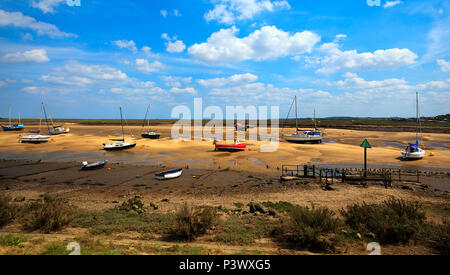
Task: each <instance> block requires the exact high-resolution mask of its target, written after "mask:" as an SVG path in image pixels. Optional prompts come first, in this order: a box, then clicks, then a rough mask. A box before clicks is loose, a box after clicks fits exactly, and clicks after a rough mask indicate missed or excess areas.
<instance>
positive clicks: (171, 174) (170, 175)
mask: <svg viewBox="0 0 450 275" xmlns="http://www.w3.org/2000/svg"><path fill="white" fill-rule="evenodd" d="M181 174H183V169H176V170H171V171H166V172H162V173H159V174H156V175H155V179H157V180H170V179H176V178H178V177H180V176H181Z"/></svg>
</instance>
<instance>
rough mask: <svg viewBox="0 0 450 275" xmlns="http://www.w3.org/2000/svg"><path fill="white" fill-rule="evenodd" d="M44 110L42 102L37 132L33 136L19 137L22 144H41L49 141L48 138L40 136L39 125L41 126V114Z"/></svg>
mask: <svg viewBox="0 0 450 275" xmlns="http://www.w3.org/2000/svg"><path fill="white" fill-rule="evenodd" d="M43 110H44V102H42V103H41V115H40V118H39V131H37V132H35V134H34V135H28V136H21V137H19V139H20V141H21V142H22V143H43V142H48V141H49V140H50V136H44V135H41V134H40V133H41V125H42V112H43Z"/></svg>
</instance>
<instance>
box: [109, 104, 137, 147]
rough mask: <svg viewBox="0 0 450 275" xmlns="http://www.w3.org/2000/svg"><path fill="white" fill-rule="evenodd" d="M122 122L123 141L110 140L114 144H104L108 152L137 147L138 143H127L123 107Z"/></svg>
mask: <svg viewBox="0 0 450 275" xmlns="http://www.w3.org/2000/svg"><path fill="white" fill-rule="evenodd" d="M120 122H121V124H122V139H110V141H116V142H114V143H103V149H104V150H106V151H120V150H125V149H130V148H134V147H136V142H125V132H124V130H123V116H122V107H120Z"/></svg>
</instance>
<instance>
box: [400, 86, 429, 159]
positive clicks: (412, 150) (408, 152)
mask: <svg viewBox="0 0 450 275" xmlns="http://www.w3.org/2000/svg"><path fill="white" fill-rule="evenodd" d="M416 119H417V126H416V142H415V143H409V144H408V146H407V147H406V149H405V150H402V152H401V154H402V159H404V160H418V159H423V158H424V157H425V153H426V152H425V150H424V149H422V148H420V145H419V132H420V133H421V132H422V127H421V123H420V114H419V93H418V92H416Z"/></svg>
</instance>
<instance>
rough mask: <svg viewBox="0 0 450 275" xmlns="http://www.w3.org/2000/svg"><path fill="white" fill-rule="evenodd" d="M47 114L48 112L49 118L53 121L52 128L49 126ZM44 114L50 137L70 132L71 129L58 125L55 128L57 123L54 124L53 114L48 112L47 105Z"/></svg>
mask: <svg viewBox="0 0 450 275" xmlns="http://www.w3.org/2000/svg"><path fill="white" fill-rule="evenodd" d="M47 112H48V116H49V118H50V121H51V123H52V127H51V128H50V126H49V125H48V119H47ZM44 114H45V119H46V121H47V128H48V133H49V134H50V135H61V134H67V133H69V132H70V129H69V128H63V127H62V125H56V126H55V123H53V118H52V116H51V114H50V111H49V110H48V107H47V105H45V108H44Z"/></svg>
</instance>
